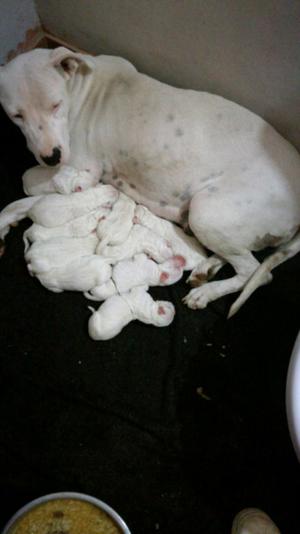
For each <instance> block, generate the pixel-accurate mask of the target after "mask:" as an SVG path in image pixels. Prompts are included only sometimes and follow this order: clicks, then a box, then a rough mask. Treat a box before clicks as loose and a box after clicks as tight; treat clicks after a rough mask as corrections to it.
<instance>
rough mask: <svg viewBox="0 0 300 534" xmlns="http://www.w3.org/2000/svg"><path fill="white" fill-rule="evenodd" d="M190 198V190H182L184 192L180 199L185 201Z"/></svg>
mask: <svg viewBox="0 0 300 534" xmlns="http://www.w3.org/2000/svg"><path fill="white" fill-rule="evenodd" d="M190 198H191V193H190V191H188V190H186V191H184V192H183V193H182V194H181V195H180V200H183V201H185V200H190Z"/></svg>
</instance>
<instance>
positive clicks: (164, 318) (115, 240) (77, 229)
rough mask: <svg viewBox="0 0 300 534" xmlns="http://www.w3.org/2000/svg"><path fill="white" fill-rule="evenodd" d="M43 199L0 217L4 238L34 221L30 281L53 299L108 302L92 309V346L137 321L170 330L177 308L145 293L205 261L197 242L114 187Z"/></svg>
mask: <svg viewBox="0 0 300 534" xmlns="http://www.w3.org/2000/svg"><path fill="white" fill-rule="evenodd" d="M66 190H67V189H66ZM38 193H39V194H38V195H36V196H34V195H33V196H29V197H26V198H23V199H20V200H17V201H15V202H13V203H12V204H9V205H8V206H6V207H5V208H4V209H3V210H2V212H1V213H0V237H1V239H2V240H4V238H5V236H6V235H7V233H8V232H9V229H10V227H11V226H13V225H15V224H16V223H17V222H18V221H19V220H21V219H23V218H25V217H29V218H30V219H31V221H32V225H31V226H30V227H29V228H28V229H27V230H26V231H25V232H24V235H23V239H24V246H25V247H24V248H25V252H24V254H25V261H26V263H27V268H28V272H29V274H30V275H31V276H35V277H37V278H38V280H39V281H40V283H41V284H42V285H43V286H44V287H45V288H47V289H48V290H50V291H53V292H56V293H59V292H62V291H80V292H83V293H84V295H85V297H86V298H87V299H89V300H93V301H104V302H103V303H102V304H101V305H100V307H99V308H98V309H94V308H93V307H91V306H89V309H90V311H91V312H92V315H91V317H90V319H89V322H88V332H89V335H90V337H91V338H92V339H95V340H106V339H111V338H113V337H115V336H116V335H118V334H119V333H120V332H121V330H122V329H123V328H124V327H125V326H126V325H127V324H128V323H129V322H130V321H133V320H138V321H142V322H144V323H146V324H152V325H155V326H158V327H162V326H168V325H169V324H170V323H171V322H172V320H173V318H174V315H175V309H174V306H173V304H172V303H170V302H168V301H154V300H153V299H152V297H151V296H150V294H149V293H148V289H149V287H150V286H165V285H170V284H174V283H176V282H177V281H178V280H179V279H180V278H181V277H182V275H183V272H184V271H185V270H192V269H193V268H195V267H196V266H198V265H199V263H201V261H204V260H205V259H206V254H205V252H204V250H203V249H202V247H201V245H200V244H199V243H198V242H197V240H196V239H194V238H193V237H190V236H187V235H186V234H185V233H184V232H183V230H181V228H179V227H178V226H176V225H175V224H173V223H170V222H169V221H166V220H163V219H161V218H160V217H157V216H156V215H153V214H152V213H151V212H150V211H149V210H148V209H147V208H145V207H144V206H141V205H137V204H136V203H135V202H134V201H133V200H131V199H130V198H129V197H127V196H126V195H124V194H123V193H119V192H118V191H117V190H116V189H115V188H114V187H112V186H110V185H103V184H98V185H96V186H95V187H92V188H89V189H87V190H85V191H76V192H71V193H65V194H60V193H57V192H49V191H48V190H45V191H44V192H43V190H42V189H41V187H39V191H38Z"/></svg>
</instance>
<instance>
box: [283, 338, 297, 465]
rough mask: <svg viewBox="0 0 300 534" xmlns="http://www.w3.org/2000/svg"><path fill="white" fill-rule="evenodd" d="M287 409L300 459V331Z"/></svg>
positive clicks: (290, 367)
mask: <svg viewBox="0 0 300 534" xmlns="http://www.w3.org/2000/svg"><path fill="white" fill-rule="evenodd" d="M286 411H287V419H288V425H289V431H290V435H291V439H292V442H293V445H294V448H295V451H296V454H297V457H298V460H299V461H300V332H299V334H298V337H297V339H296V343H295V345H294V349H293V352H292V355H291V359H290V363H289V368H288V373H287V382H286Z"/></svg>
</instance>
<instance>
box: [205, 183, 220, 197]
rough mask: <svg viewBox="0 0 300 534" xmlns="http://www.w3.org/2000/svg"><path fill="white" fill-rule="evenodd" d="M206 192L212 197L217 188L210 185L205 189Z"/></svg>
mask: <svg viewBox="0 0 300 534" xmlns="http://www.w3.org/2000/svg"><path fill="white" fill-rule="evenodd" d="M207 190H208V192H209V193H211V194H212V195H213V194H214V193H216V192H217V191H218V188H217V187H216V186H215V185H210V186H209V187H208V188H207Z"/></svg>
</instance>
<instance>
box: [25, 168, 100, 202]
mask: <svg viewBox="0 0 300 534" xmlns="http://www.w3.org/2000/svg"><path fill="white" fill-rule="evenodd" d="M22 180H23V189H24V192H25V193H26V195H46V194H48V193H61V194H64V195H67V194H69V193H74V192H75V191H77V192H79V191H85V190H86V189H89V188H90V187H93V186H95V185H96V184H97V182H98V181H99V176H93V174H92V173H91V172H90V170H89V169H86V170H81V171H79V170H77V169H75V168H74V167H70V166H69V165H62V166H61V167H60V168H59V169H58V170H57V171H56V173H53V168H51V167H43V172H42V173H41V167H40V166H37V167H33V168H32V169H29V170H28V171H26V172H25V174H23V177H22Z"/></svg>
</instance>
